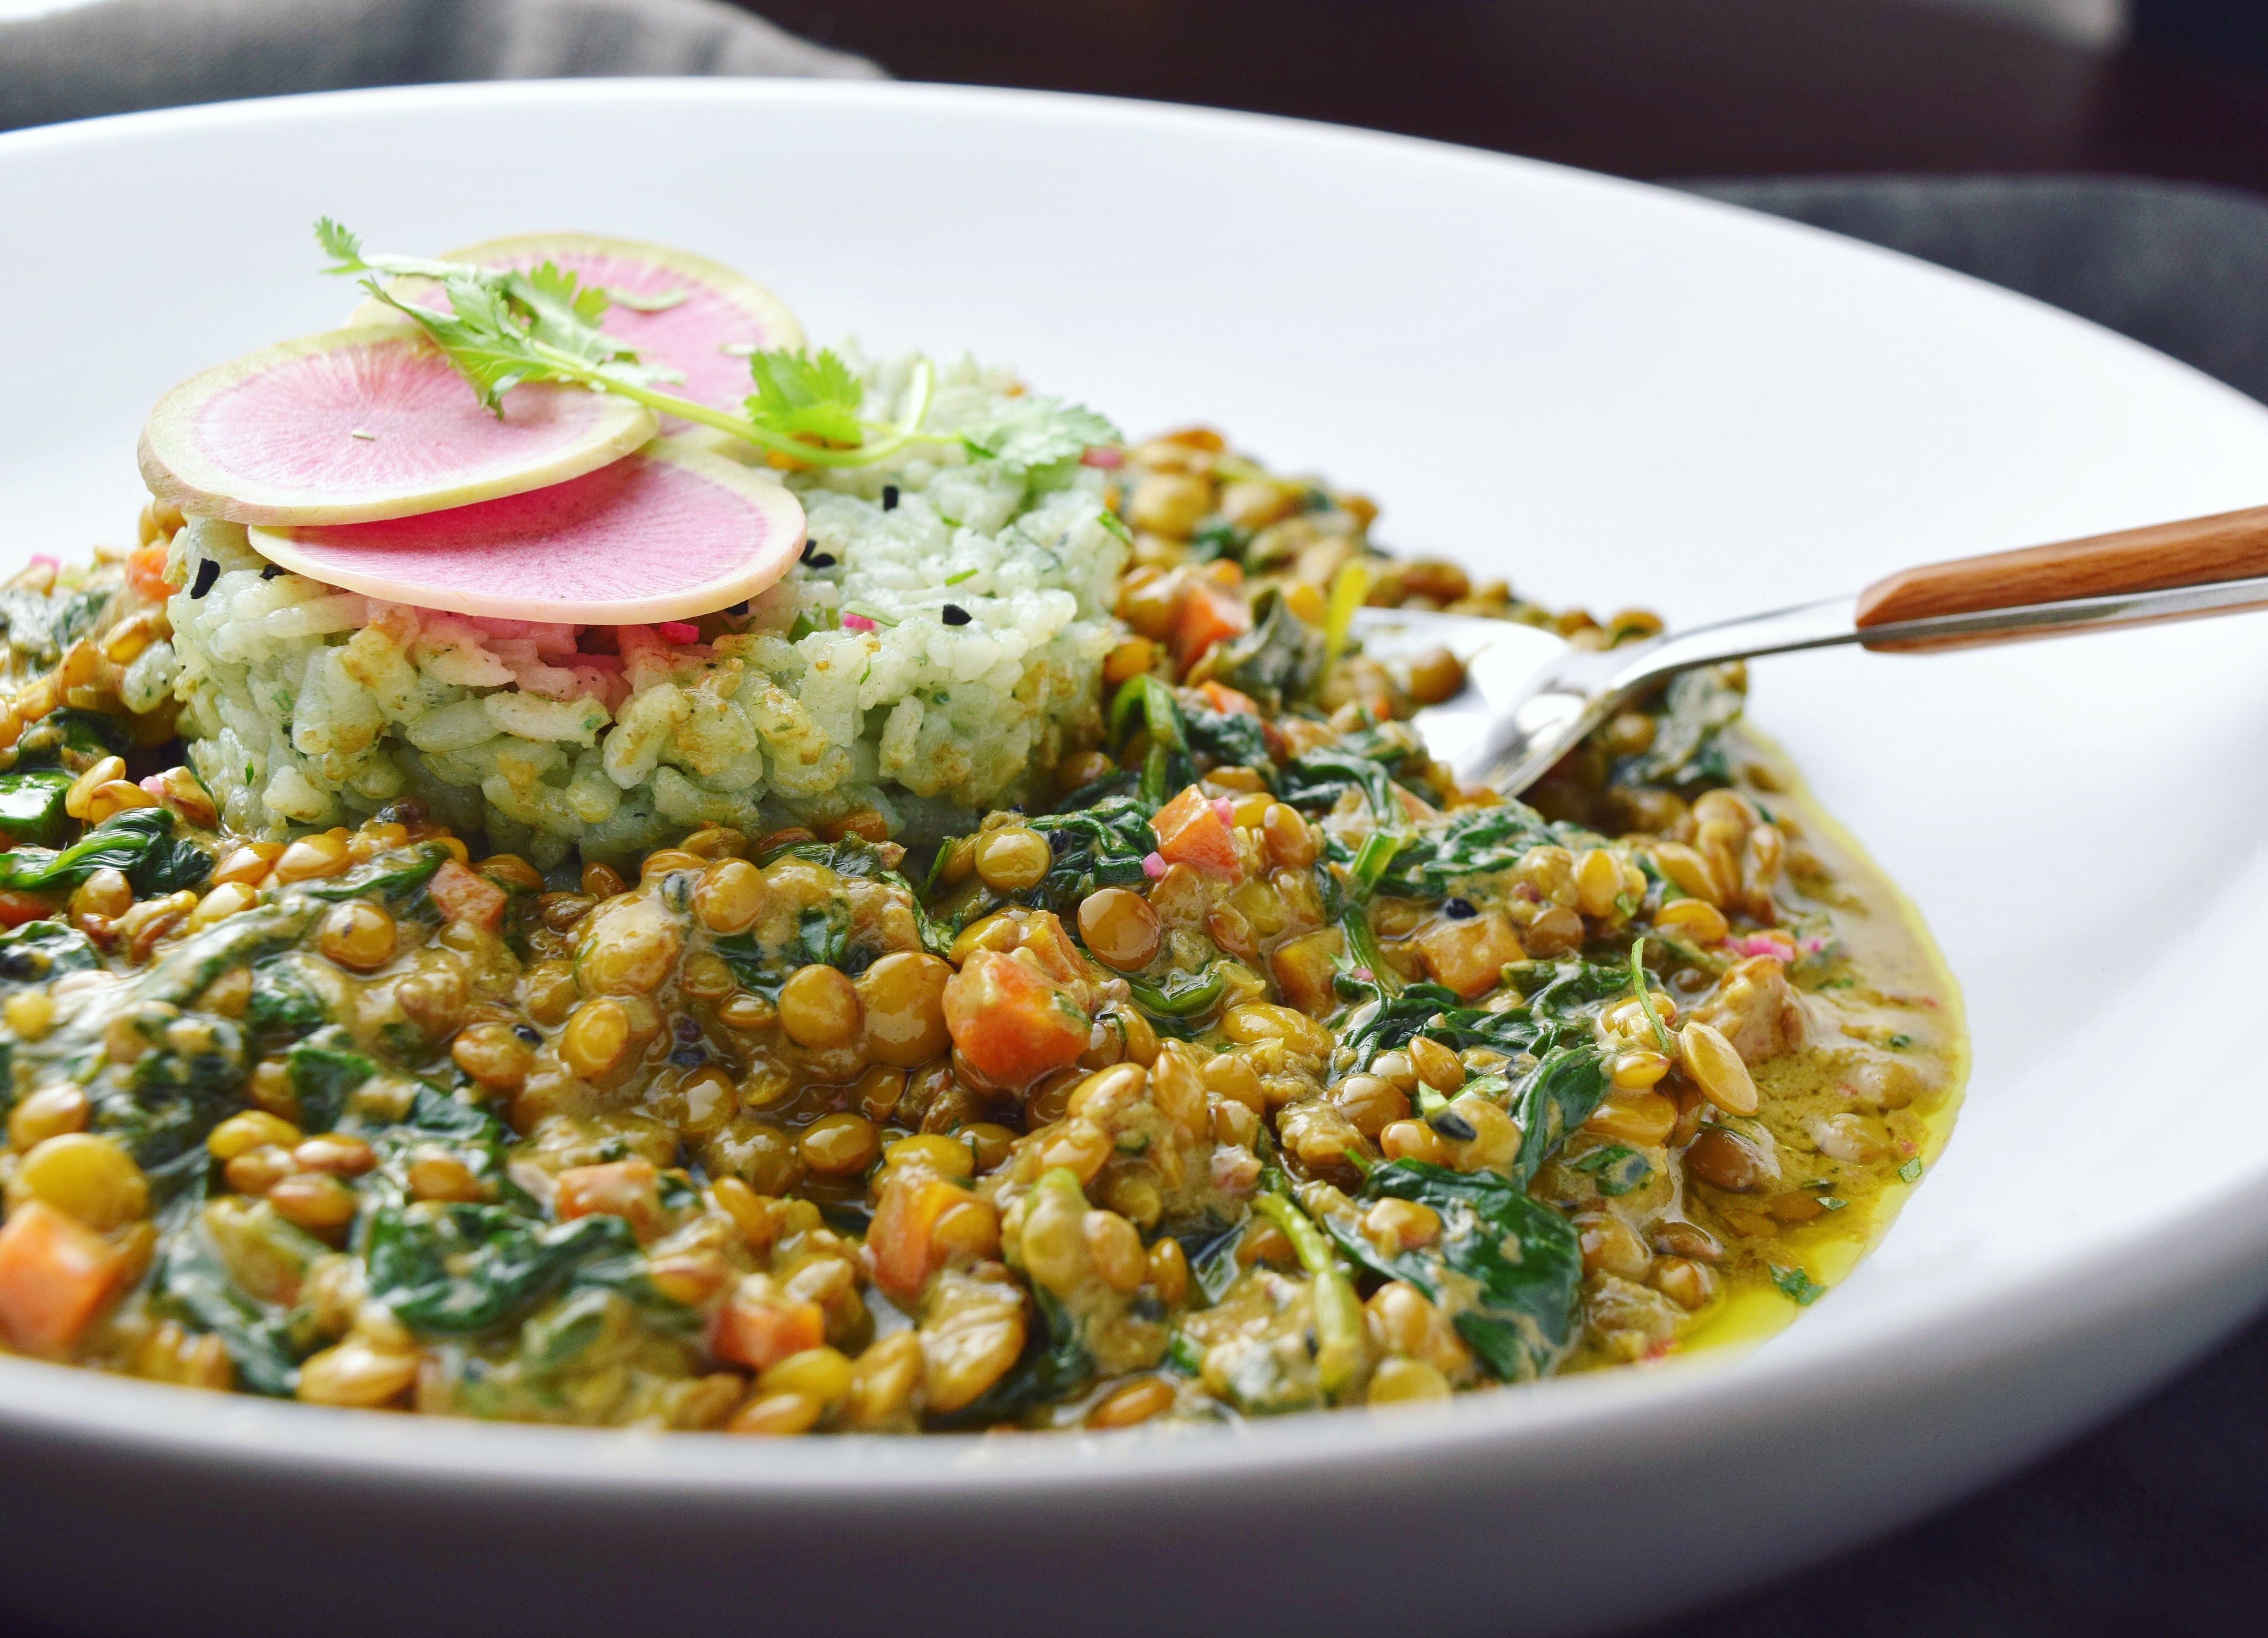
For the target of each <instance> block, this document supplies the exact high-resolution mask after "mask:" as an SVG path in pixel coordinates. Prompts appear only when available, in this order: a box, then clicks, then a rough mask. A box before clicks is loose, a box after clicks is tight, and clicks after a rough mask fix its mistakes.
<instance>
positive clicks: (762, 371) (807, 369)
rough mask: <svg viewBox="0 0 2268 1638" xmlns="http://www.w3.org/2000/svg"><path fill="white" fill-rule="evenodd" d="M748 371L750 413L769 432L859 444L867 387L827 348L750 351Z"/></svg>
mask: <svg viewBox="0 0 2268 1638" xmlns="http://www.w3.org/2000/svg"><path fill="white" fill-rule="evenodd" d="M748 373H749V374H750V375H751V376H752V377H754V378H755V383H756V390H755V393H752V394H751V395H750V396H749V399H748V419H749V421H751V422H754V423H755V425H757V426H759V427H762V428H763V429H764V430H767V431H770V432H776V433H779V434H781V435H782V436H784V437H798V436H799V435H806V436H809V437H816V438H818V439H820V440H821V442H823V443H828V444H859V443H863V442H864V441H865V426H864V424H863V423H862V422H860V420H859V418H858V412H859V410H860V409H861V408H864V407H865V401H866V389H865V386H864V385H863V384H862V383H861V382H860V381H859V379H858V372H857V371H854V370H852V369H851V366H850V365H849V364H845V363H843V359H842V357H841V356H840V355H839V354H837V353H836V352H835V351H834V350H833V349H830V348H821V349H820V350H819V353H818V356H816V357H814V356H812V355H810V354H808V353H802V352H798V351H796V350H794V349H792V348H785V347H782V348H776V349H773V350H772V351H770V352H765V353H755V354H752V355H751V356H749V359H748Z"/></svg>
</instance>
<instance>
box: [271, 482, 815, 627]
mask: <svg viewBox="0 0 2268 1638" xmlns="http://www.w3.org/2000/svg"><path fill="white" fill-rule="evenodd" d="M251 533H252V544H253V547H254V549H255V550H257V551H259V552H261V554H263V555H265V556H266V557H267V558H268V559H269V562H275V563H279V564H281V565H282V566H283V567H284V568H285V569H291V570H292V571H293V572H294V573H296V574H302V575H306V576H307V577H310V578H312V579H315V580H320V581H322V582H324V583H326V584H329V585H334V586H339V587H342V588H343V589H344V590H346V591H359V592H361V593H362V594H363V595H364V596H365V597H374V598H380V599H385V600H386V601H387V602H389V603H408V604H412V605H414V606H416V607H419V608H431V609H445V610H447V611H448V612H450V613H457V614H482V615H487V616H490V617H491V618H496V619H503V620H536V621H548V622H549V623H552V624H558V625H586V626H641V625H651V624H653V623H656V622H658V621H666V620H684V619H690V618H692V617H693V616H695V615H697V614H711V613H716V612H717V611H718V610H719V609H722V608H726V607H729V606H731V605H733V604H734V603H738V602H740V600H741V599H744V598H751V597H754V596H755V594H756V593H757V592H759V591H763V590H764V589H765V588H766V587H768V586H770V585H771V584H773V583H774V582H775V581H777V580H778V579H779V578H780V577H781V576H783V575H784V574H786V573H787V571H788V569H789V568H790V567H791V566H792V564H793V563H794V562H795V561H796V559H797V557H798V556H799V555H801V553H802V551H803V508H802V506H801V505H800V504H799V503H797V501H796V498H795V496H792V495H791V494H789V493H788V491H787V490H786V489H784V488H782V487H781V486H780V485H779V484H778V483H777V482H775V481H772V480H771V479H770V478H768V477H765V476H763V475H762V474H758V473H755V472H752V471H750V470H749V469H748V468H747V467H745V466H740V464H738V463H737V462H734V461H730V460H726V459H724V458H723V457H722V456H718V455H712V454H710V453H709V452H706V451H704V450H701V449H697V448H695V447H693V446H692V445H690V444H684V443H681V442H680V441H678V440H676V439H674V438H656V439H655V440H654V441H653V442H652V443H651V444H647V445H646V446H645V447H644V449H642V450H640V451H638V452H637V454H635V455H631V456H628V457H626V458H625V459H622V460H618V461H616V462H615V463H614V464H613V465H612V466H601V467H600V468H599V469H598V470H597V471H595V472H588V473H585V474H583V475H582V476H580V477H578V478H571V479H569V480H568V481H566V482H564V483H555V484H553V485H551V486H550V487H549V488H542V489H531V490H528V491H527V492H526V493H525V494H520V495H512V496H505V497H504V498H503V499H501V500H494V501H482V502H481V503H479V504H478V505H475V506H461V507H459V508H457V509H456V510H453V511H446V512H424V513H421V514H420V515H418V516H417V517H415V518H393V519H389V520H387V521H384V522H379V523H357V524H345V525H334V526H329V527H320V528H318V527H309V528H257V529H254V530H253V531H252V532H251Z"/></svg>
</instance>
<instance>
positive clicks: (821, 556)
mask: <svg viewBox="0 0 2268 1638" xmlns="http://www.w3.org/2000/svg"><path fill="white" fill-rule="evenodd" d="M803 561H804V562H806V563H809V564H810V565H811V566H812V567H813V568H814V569H832V568H834V567H835V554H834V553H832V552H814V553H813V554H812V555H810V556H809V557H806V558H805V559H804V560H803Z"/></svg>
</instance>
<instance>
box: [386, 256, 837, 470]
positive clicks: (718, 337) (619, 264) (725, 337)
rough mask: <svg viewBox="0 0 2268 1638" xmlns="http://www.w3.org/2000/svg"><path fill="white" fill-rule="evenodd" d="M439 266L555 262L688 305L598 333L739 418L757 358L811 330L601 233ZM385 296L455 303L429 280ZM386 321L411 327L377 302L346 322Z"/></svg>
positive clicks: (708, 264) (616, 317) (733, 289)
mask: <svg viewBox="0 0 2268 1638" xmlns="http://www.w3.org/2000/svg"><path fill="white" fill-rule="evenodd" d="M440 260H442V261H462V262H468V263H470V264H471V265H473V266H475V267H480V268H533V267H535V266H537V265H539V264H540V263H542V262H545V261H549V262H553V263H556V265H558V266H559V267H561V268H565V269H566V270H567V271H568V272H570V273H572V274H574V275H576V277H578V279H580V280H582V282H583V283H585V284H597V285H602V286H604V287H605V288H606V289H607V290H610V291H620V292H623V293H625V294H627V295H629V296H630V297H634V298H636V297H645V298H648V299H659V300H668V299H669V298H671V297H682V298H683V299H681V300H677V301H674V302H672V304H671V305H668V306H666V307H663V308H661V309H659V311H657V312H640V311H639V310H638V309H637V308H636V307H633V306H630V305H626V304H625V303H623V302H621V301H616V302H615V304H614V305H611V306H609V307H608V309H607V313H606V316H605V318H603V319H601V320H600V322H599V327H600V329H601V330H603V331H605V332H606V333H607V334H608V335H612V336H615V337H618V338H620V339H621V340H622V342H624V343H626V344H627V345H629V346H631V347H635V348H636V349H637V350H638V357H639V361H640V362H641V363H644V364H662V365H666V367H668V368H669V369H672V370H677V371H682V372H683V373H684V376H685V384H684V385H683V386H681V387H677V388H674V389H673V390H674V391H676V392H678V393H681V394H682V395H683V396H684V397H687V398H690V399H693V400H696V401H698V402H700V403H703V404H711V405H714V406H716V407H717V408H719V409H733V410H737V409H739V408H740V401H741V400H743V399H745V398H747V395H748V393H749V392H750V391H751V383H750V382H749V379H748V359H747V355H748V354H749V353H750V352H752V351H755V352H763V351H769V350H770V349H775V348H781V347H790V348H800V347H801V346H802V345H803V327H802V326H801V325H799V324H798V323H797V322H796V321H795V315H794V314H793V313H792V312H789V311H788V310H787V308H786V307H785V306H784V305H783V304H782V303H781V301H780V299H779V297H777V296H775V295H773V294H772V293H771V292H770V290H766V289H765V288H764V287H763V286H762V285H761V284H759V283H756V282H755V280H754V279H751V278H748V277H747V276H745V275H741V274H739V273H735V272H734V271H733V269H732V268H728V267H725V265H724V264H723V263H721V262H715V261H710V260H709V259H708V258H707V257H705V256H696V255H694V254H693V253H690V252H689V251H682V250H672V249H670V248H669V247H668V246H663V245H643V244H640V243H639V242H638V241H637V240H636V239H607V238H604V237H601V236H600V235H599V234H595V233H522V234H519V235H518V236H517V237H515V238H512V239H490V240H488V241H487V242H486V243H484V244H479V245H468V246H465V248H463V249H462V250H453V251H451V252H449V253H447V254H446V255H445V256H443V257H441V258H440ZM387 290H388V291H389V292H390V293H391V294H392V295H393V296H394V298H395V299H396V300H399V301H404V302H409V303H410V304H412V305H416V306H423V307H435V308H438V307H441V306H443V305H445V304H446V301H447V297H445V296H443V295H442V294H441V291H440V290H439V288H438V286H437V285H436V284H434V283H432V282H431V280H427V279H396V280H394V283H392V284H390V285H388V286H387ZM381 319H386V320H392V321H393V322H394V323H398V324H407V323H409V320H407V319H404V318H403V317H402V316H401V314H400V313H398V312H394V309H393V308H391V307H388V306H387V305H386V304H385V303H384V302H381V301H379V300H377V299H375V298H372V299H371V300H368V301H365V302H364V303H363V304H362V305H361V306H359V307H357V308H356V309H355V312H354V316H353V317H352V318H351V319H350V320H348V322H349V323H350V324H362V323H375V322H379V320H381ZM685 424H686V423H684V422H680V421H677V420H675V419H674V417H673V418H665V419H664V421H663V422H662V425H663V430H665V431H671V432H674V431H678V430H681V429H682V428H683V427H684V426H685Z"/></svg>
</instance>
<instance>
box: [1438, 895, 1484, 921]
mask: <svg viewBox="0 0 2268 1638" xmlns="http://www.w3.org/2000/svg"><path fill="white" fill-rule="evenodd" d="M1441 914H1443V915H1446V916H1447V917H1448V918H1449V919H1450V920H1451V921H1452V922H1468V921H1470V920H1471V919H1472V918H1473V917H1474V916H1476V915H1477V914H1480V912H1479V911H1477V910H1476V909H1474V908H1473V901H1472V900H1469V899H1450V900H1445V901H1444V902H1443V904H1442V906H1441Z"/></svg>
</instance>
